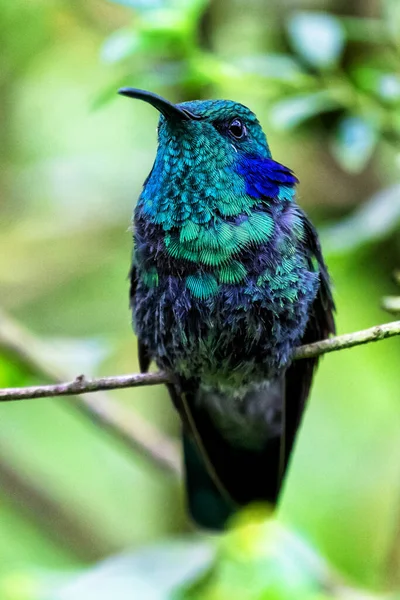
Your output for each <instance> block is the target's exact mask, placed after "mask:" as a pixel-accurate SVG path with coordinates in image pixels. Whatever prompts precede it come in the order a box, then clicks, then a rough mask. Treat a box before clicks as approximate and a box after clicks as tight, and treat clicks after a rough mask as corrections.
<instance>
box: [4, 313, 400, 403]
mask: <svg viewBox="0 0 400 600" xmlns="http://www.w3.org/2000/svg"><path fill="white" fill-rule="evenodd" d="M395 335H400V321H393V322H391V323H385V324H384V325H377V326H375V327H370V328H369V329H364V330H362V331H356V332H354V333H348V334H345V335H339V336H336V337H332V338H330V339H327V340H322V341H320V342H315V343H313V344H308V345H306V346H300V347H299V348H297V349H296V351H295V353H294V360H302V359H305V358H314V357H317V356H322V355H323V354H327V353H328V352H337V351H338V350H344V349H346V348H353V347H354V346H360V345H361V344H367V343H370V342H378V341H380V340H384V339H386V338H389V337H393V336H395ZM169 382H171V378H170V377H169V376H168V374H167V373H163V372H162V371H159V372H158V373H142V374H132V375H116V376H111V377H100V378H97V379H86V378H85V376H84V375H79V376H78V377H76V378H75V379H74V380H73V381H69V382H65V383H56V384H54V385H39V386H32V387H24V388H4V389H2V390H0V401H1V402H9V401H12V400H29V399H34V398H49V397H51V396H70V395H74V396H76V395H79V394H85V393H87V392H98V391H101V390H103V391H104V390H113V389H122V388H131V387H141V386H145V385H158V384H160V383H169ZM91 406H92V408H91V410H93V409H94V408H95V407H94V406H93V404H92V405H91Z"/></svg>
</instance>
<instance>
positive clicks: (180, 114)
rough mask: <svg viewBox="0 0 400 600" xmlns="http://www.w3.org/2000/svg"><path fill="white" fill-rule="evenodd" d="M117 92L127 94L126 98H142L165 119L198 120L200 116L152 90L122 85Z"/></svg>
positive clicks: (122, 94)
mask: <svg viewBox="0 0 400 600" xmlns="http://www.w3.org/2000/svg"><path fill="white" fill-rule="evenodd" d="M118 94H121V96H127V97H128V98H135V99H136V100H143V101H144V102H147V103H148V104H151V105H152V106H154V108H156V109H157V110H158V111H160V113H162V114H163V115H164V117H166V118H167V119H174V120H176V121H192V120H199V119H200V118H201V117H199V116H198V115H195V114H193V113H191V112H190V111H189V110H186V109H184V108H180V107H179V106H177V105H176V104H172V102H169V101H168V100H166V99H165V98H162V97H161V96H159V95H158V94H153V92H147V91H146V90H138V89H136V88H129V87H124V88H121V89H119V90H118Z"/></svg>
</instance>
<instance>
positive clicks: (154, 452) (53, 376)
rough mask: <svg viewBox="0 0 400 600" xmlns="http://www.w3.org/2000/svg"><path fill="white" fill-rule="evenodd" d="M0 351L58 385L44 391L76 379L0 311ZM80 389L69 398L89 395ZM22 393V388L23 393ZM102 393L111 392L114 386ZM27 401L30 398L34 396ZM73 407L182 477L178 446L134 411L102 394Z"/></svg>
mask: <svg viewBox="0 0 400 600" xmlns="http://www.w3.org/2000/svg"><path fill="white" fill-rule="evenodd" d="M1 349H3V350H5V351H6V352H8V353H10V354H11V355H13V356H14V357H15V358H16V360H17V361H18V362H19V363H20V364H21V365H23V366H24V367H25V368H27V369H29V371H31V372H32V373H35V374H36V375H38V376H40V377H43V378H44V379H47V380H48V381H53V382H55V385H54V386H44V387H45V388H52V387H56V388H57V387H58V386H61V387H62V386H64V385H65V384H63V383H62V382H63V381H65V380H69V379H73V377H74V376H73V375H71V374H70V373H68V372H64V370H62V369H60V368H59V366H58V365H56V364H55V363H54V362H52V361H51V358H50V357H51V349H50V348H48V347H46V345H45V344H44V343H43V341H41V340H39V339H38V338H37V337H36V336H34V335H33V334H32V333H31V332H29V331H27V330H26V329H25V328H23V327H22V326H21V325H19V323H17V322H15V321H14V320H13V319H11V318H10V317H9V316H8V315H6V314H5V313H4V312H3V311H0V350H1ZM139 377H141V376H139ZM78 380H79V378H78ZM160 383H161V381H160ZM79 385H80V386H81V388H80V390H81V391H80V392H76V391H75V392H70V394H74V395H76V394H77V393H79V394H83V393H84V392H85V391H86V390H85V389H83V388H82V383H80V384H77V387H78V386H79ZM38 387H39V388H40V387H42V386H38ZM23 389H24V388H20V391H21V390H23ZM28 389H31V388H28ZM98 389H99V388H98ZM103 389H112V386H111V387H109V388H103ZM2 391H3V390H2ZM93 391H94V390H93ZM0 393H1V392H0ZM54 395H59V394H54V393H50V394H47V397H49V396H54ZM28 397H29V398H31V397H32V396H28ZM38 397H39V398H40V397H42V398H43V397H45V396H44V395H34V396H33V398H38ZM7 399H9V400H12V399H15V400H16V399H18V398H7V397H4V396H3V397H2V398H1V400H7ZM71 404H72V406H73V407H74V408H76V409H78V410H79V411H80V412H81V413H82V414H83V415H85V416H86V417H87V418H89V419H90V421H91V422H92V423H93V422H94V423H96V424H97V425H101V426H102V427H103V428H104V429H106V430H107V431H108V432H109V433H110V434H111V435H113V436H114V437H115V438H117V439H118V441H120V442H121V441H122V442H123V443H124V444H125V445H127V446H128V447H129V448H130V449H133V450H134V451H135V452H138V453H139V454H141V455H142V456H144V457H146V458H147V459H148V460H150V461H151V462H152V463H153V465H155V466H157V467H158V468H161V469H163V470H166V471H168V472H172V473H174V474H175V475H178V476H179V475H180V474H181V460H180V455H179V450H178V446H177V444H176V443H175V442H174V441H173V440H171V439H170V438H169V437H168V436H167V435H166V434H164V433H162V432H161V431H159V430H158V429H157V428H156V427H155V426H154V425H153V424H151V423H149V422H148V421H146V420H145V419H144V418H143V417H141V416H140V415H138V414H137V413H136V412H134V411H133V410H132V409H128V408H126V407H125V406H123V405H122V404H119V403H117V402H115V401H114V400H113V398H111V397H110V396H109V395H108V394H106V393H105V392H99V393H98V394H97V395H96V397H95V398H94V397H91V396H87V395H80V396H79V397H74V398H71Z"/></svg>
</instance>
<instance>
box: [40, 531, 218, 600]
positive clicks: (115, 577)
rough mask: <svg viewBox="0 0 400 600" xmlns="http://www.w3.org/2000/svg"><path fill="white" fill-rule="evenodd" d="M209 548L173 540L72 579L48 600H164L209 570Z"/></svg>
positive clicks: (197, 542)
mask: <svg viewBox="0 0 400 600" xmlns="http://www.w3.org/2000/svg"><path fill="white" fill-rule="evenodd" d="M212 556H213V548H212V544H211V543H208V542H206V541H204V539H201V538H196V539H194V540H193V539H192V540H175V541H173V542H168V543H163V544H159V545H157V546H153V547H150V548H147V549H145V550H141V551H139V552H136V553H129V554H128V553H127V554H123V555H120V556H116V557H113V558H110V559H108V560H106V561H104V562H102V563H100V564H99V565H97V566H95V567H94V568H93V569H90V570H88V571H86V572H85V573H83V574H81V575H80V576H78V577H76V578H74V579H73V580H72V581H70V582H69V584H68V585H66V586H64V587H62V588H61V589H59V591H58V593H57V594H54V595H53V596H52V599H51V600H127V599H128V598H132V599H133V598H138V599H139V598H143V600H144V599H146V600H167V599H169V598H171V594H172V593H173V591H174V589H175V588H176V587H177V586H178V585H183V584H185V582H187V581H189V580H192V579H193V578H194V577H196V576H198V575H199V573H200V572H202V571H203V570H204V569H205V568H206V567H208V565H209V563H210V560H211V559H212Z"/></svg>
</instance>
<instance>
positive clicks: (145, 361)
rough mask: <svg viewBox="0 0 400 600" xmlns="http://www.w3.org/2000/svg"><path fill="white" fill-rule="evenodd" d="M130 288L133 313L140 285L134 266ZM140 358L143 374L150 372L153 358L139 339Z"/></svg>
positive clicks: (130, 275) (130, 278) (130, 274)
mask: <svg viewBox="0 0 400 600" xmlns="http://www.w3.org/2000/svg"><path fill="white" fill-rule="evenodd" d="M129 280H130V288H129V306H130V308H131V310H132V311H133V309H134V305H135V295H136V288H137V284H138V276H137V269H136V266H135V265H134V264H133V265H132V267H131V270H130V273H129ZM138 356H139V367H140V372H141V373H146V372H147V371H148V370H149V366H150V362H151V357H150V355H149V353H148V350H147V347H146V346H145V345H144V344H143V343H142V342H141V340H140V339H138Z"/></svg>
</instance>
